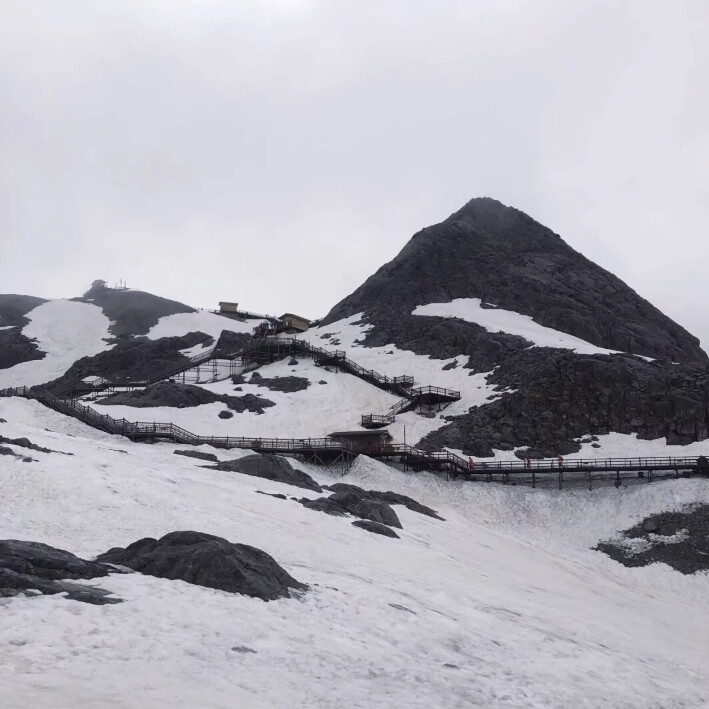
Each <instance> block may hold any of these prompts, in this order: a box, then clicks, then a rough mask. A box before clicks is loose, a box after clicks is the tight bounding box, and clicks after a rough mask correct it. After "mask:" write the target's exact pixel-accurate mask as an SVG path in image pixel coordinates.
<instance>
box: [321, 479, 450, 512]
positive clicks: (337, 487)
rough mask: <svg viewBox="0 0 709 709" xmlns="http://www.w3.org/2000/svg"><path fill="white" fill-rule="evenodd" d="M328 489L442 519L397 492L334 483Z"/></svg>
mask: <svg viewBox="0 0 709 709" xmlns="http://www.w3.org/2000/svg"><path fill="white" fill-rule="evenodd" d="M328 489H330V490H331V491H332V492H352V493H354V494H356V495H359V496H360V497H366V498H369V499H371V500H377V501H378V502H386V503H387V504H388V505H404V507H407V508H408V509H410V510H411V511H412V512H418V513H419V514H422V515H426V516H427V517H433V518H434V519H440V520H443V517H441V516H440V515H439V514H438V512H436V510H434V509H431V508H430V507H426V505H422V504H421V503H420V502H417V501H416V500H414V498H413V497H408V496H407V495H401V494H400V493H398V492H391V491H387V492H381V491H379V490H364V489H363V488H361V487H357V485H350V484H349V483H334V484H333V485H330V486H329V488H328Z"/></svg>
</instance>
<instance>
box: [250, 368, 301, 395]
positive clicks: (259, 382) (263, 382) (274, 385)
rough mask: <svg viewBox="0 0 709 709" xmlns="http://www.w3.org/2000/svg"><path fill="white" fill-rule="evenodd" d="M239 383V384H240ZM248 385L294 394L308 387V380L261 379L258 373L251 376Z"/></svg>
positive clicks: (293, 378)
mask: <svg viewBox="0 0 709 709" xmlns="http://www.w3.org/2000/svg"><path fill="white" fill-rule="evenodd" d="M240 383H241V382H240ZM249 384H255V385H256V386H258V387H265V388H266V389H269V390H270V391H283V392H295V391H303V390H304V389H307V388H308V387H309V386H310V380H309V379H306V378H305V377H273V378H271V379H269V378H266V377H262V376H261V375H260V374H259V373H258V372H254V373H253V374H252V375H251V379H250V380H249Z"/></svg>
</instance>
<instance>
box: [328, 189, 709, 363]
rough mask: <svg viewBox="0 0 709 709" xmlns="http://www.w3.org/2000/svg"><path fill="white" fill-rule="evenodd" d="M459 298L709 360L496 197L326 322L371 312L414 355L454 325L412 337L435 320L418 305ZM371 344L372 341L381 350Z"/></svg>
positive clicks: (618, 345)
mask: <svg viewBox="0 0 709 709" xmlns="http://www.w3.org/2000/svg"><path fill="white" fill-rule="evenodd" d="M456 298H479V299H481V300H482V301H483V302H486V303H489V304H492V305H496V306H499V307H501V308H505V309H508V310H513V311H515V312H518V313H522V314H524V315H529V316H531V317H532V318H533V319H534V320H535V321H536V322H538V323H539V324H541V325H544V326H546V327H550V328H553V329H555V330H559V331H561V332H567V333H569V334H571V335H575V336H576V337H579V338H581V339H583V340H585V341H587V342H591V343H593V344H595V345H598V346H600V347H605V348H608V349H613V350H621V351H624V352H634V353H637V354H643V355H647V356H649V357H657V358H666V359H671V360H674V361H679V362H695V363H699V364H703V365H706V364H707V363H709V359H708V358H707V355H706V354H705V353H704V351H703V350H702V349H701V347H700V346H699V341H698V339H697V338H695V337H693V336H692V335H690V334H689V333H688V332H686V331H685V330H684V329H683V328H681V327H680V326H679V325H677V324H676V323H674V322H673V321H672V320H670V319H669V318H668V317H666V316H665V315H663V314H662V313H661V312H660V311H659V310H657V309H656V308H654V307H653V306H652V305H651V304H650V303H648V302H647V301H646V300H644V299H643V298H641V297H640V296H639V295H637V293H635V292H634V291H633V290H631V289H630V288H629V287H628V286H627V285H625V284H624V283H623V282H622V281H621V280H620V279H618V278H617V277H615V276H614V275H612V274H611V273H609V272H608V271H605V270H604V269H602V268H601V267H599V266H597V265H596V264H594V263H592V262H591V261H589V260H588V259H587V258H585V257H584V256H582V255H581V254H579V253H578V252H576V251H574V250H573V249H572V248H571V247H570V246H568V244H566V243H565V242H564V241H563V240H562V239H561V237H559V236H558V235H557V234H554V233H553V232H552V231H551V230H549V229H547V228H546V227H544V226H542V225H541V224H539V223H538V222H535V221H534V220H533V219H531V218H530V217H529V216H527V215H526V214H524V213H523V212H520V211H519V210H517V209H513V208H511V207H506V206H505V205H503V204H501V203H500V202H498V201H496V200H494V199H488V198H482V199H473V200H471V201H470V202H468V204H466V205H465V206H464V207H463V208H462V209H460V210H459V211H458V212H456V213H455V214H452V215H451V216H450V217H448V219H446V220H445V221H443V222H442V223H440V224H437V225H435V226H431V227H428V228H426V229H424V230H422V231H420V232H419V233H417V234H416V235H414V236H413V238H412V239H411V240H410V241H409V243H408V244H407V245H406V246H405V247H404V248H403V249H402V251H401V252H400V253H399V255H398V256H397V257H396V258H395V259H394V260H393V261H391V262H390V263H387V264H385V265H384V266H382V267H381V268H380V269H379V270H378V271H377V272H376V273H375V274H374V275H373V276H371V277H370V278H369V279H367V281H366V282H365V283H364V284H363V285H362V286H360V287H359V288H358V289H357V290H356V291H355V292H354V293H352V294H351V295H350V296H348V297H347V298H345V299H344V300H343V301H342V302H340V303H339V304H338V305H336V306H335V307H334V308H333V309H332V310H331V311H330V312H329V313H328V315H327V316H326V317H325V318H324V319H323V324H327V323H332V322H335V321H337V320H340V319H341V318H345V317H349V316H351V315H354V314H356V313H361V312H364V313H365V318H366V320H367V321H368V322H371V323H373V324H374V325H375V328H374V331H373V333H372V335H373V337H374V338H378V339H381V338H386V337H387V336H388V337H389V339H388V342H389V343H392V342H393V343H394V344H396V345H398V346H399V347H401V348H404V349H413V348H412V347H411V346H409V345H411V344H412V340H416V339H419V340H420V338H421V335H422V334H423V333H424V332H428V331H429V330H430V329H431V328H434V329H435V328H437V327H438V325H441V324H442V323H445V322H446V321H445V320H443V321H442V323H441V322H439V323H438V324H437V323H429V324H428V325H426V324H424V325H423V326H422V328H423V329H422V330H419V331H418V332H411V328H410V327H409V320H410V319H412V318H413V319H418V320H426V321H427V320H429V318H426V317H418V318H417V317H416V316H411V313H412V311H413V310H414V308H415V307H416V306H418V305H420V304H422V303H447V302H450V301H451V300H454V299H456ZM402 316H405V317H406V320H404V321H402V320H401V317H402ZM481 329H482V328H481ZM454 332H455V329H453V330H449V329H448V325H443V327H442V329H441V332H440V333H439V334H441V335H443V337H442V342H441V344H442V345H443V346H444V347H445V346H446V345H447V344H448V345H453V344H455V343H454V341H453V339H451V337H454ZM488 334H489V333H488ZM370 339H371V338H370V337H369V336H368V337H367V338H366V341H365V343H370V344H373V343H372V342H370ZM476 339H477V338H476ZM504 339H505V340H506V338H504ZM470 340H471V338H469V337H466V338H465V339H464V341H462V342H460V343H459V344H458V352H455V353H454V354H464V352H463V351H462V350H461V349H460V347H461V346H462V347H464V346H465V345H466V344H469V343H470ZM380 344H381V343H380ZM427 353H432V350H431V349H430V348H428V352H427ZM436 356H441V355H440V354H436ZM452 356H454V355H452Z"/></svg>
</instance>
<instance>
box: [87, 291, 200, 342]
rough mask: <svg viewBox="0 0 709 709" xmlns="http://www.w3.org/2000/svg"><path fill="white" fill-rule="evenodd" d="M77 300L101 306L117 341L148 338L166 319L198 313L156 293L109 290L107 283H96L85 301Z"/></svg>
mask: <svg viewBox="0 0 709 709" xmlns="http://www.w3.org/2000/svg"><path fill="white" fill-rule="evenodd" d="M76 300H79V301H82V302H84V303H92V304H93V305H98V306H99V307H100V308H101V309H102V310H103V312H104V315H106V317H107V318H108V319H109V320H110V321H111V326H110V328H109V330H110V332H111V333H113V335H115V336H116V337H122V336H125V335H129V336H130V335H145V334H147V332H148V331H149V330H150V328H151V327H153V326H154V325H157V322H158V320H160V318H162V317H165V316H167V315H175V314H176V313H195V312H197V311H196V310H195V309H194V308H191V307H190V306H189V305H185V304H184V303H178V302H177V301H176V300H168V299H167V298H161V297H160V296H157V295H152V293H145V292H143V291H139V290H115V289H113V288H107V287H106V284H105V283H104V282H103V281H94V283H93V284H92V286H91V288H90V289H89V290H88V291H86V293H84V295H83V297H82V298H77V299H76Z"/></svg>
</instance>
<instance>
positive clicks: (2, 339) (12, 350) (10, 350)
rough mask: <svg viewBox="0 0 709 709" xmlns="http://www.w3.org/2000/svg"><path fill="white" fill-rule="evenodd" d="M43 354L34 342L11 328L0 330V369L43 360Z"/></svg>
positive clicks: (14, 328) (44, 354)
mask: <svg viewBox="0 0 709 709" xmlns="http://www.w3.org/2000/svg"><path fill="white" fill-rule="evenodd" d="M45 356H46V353H45V352H42V350H40V349H39V346H38V345H37V343H36V342H35V341H34V340H30V338H29V337H26V336H25V335H23V334H22V332H20V329H19V328H16V327H12V328H9V329H8V330H0V369H9V368H10V367H14V366H15V365H16V364H21V363H22V362H31V361H33V360H37V359H44V357H45Z"/></svg>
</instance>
